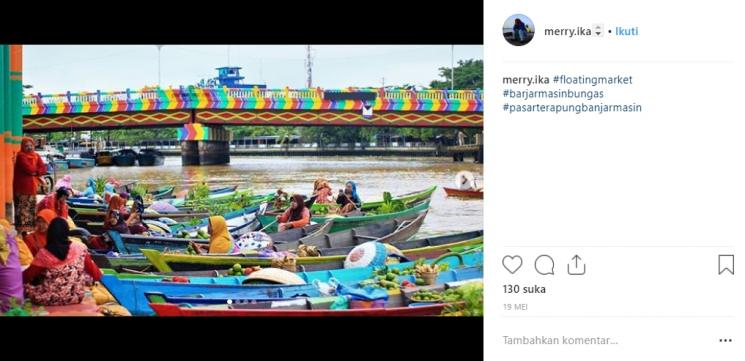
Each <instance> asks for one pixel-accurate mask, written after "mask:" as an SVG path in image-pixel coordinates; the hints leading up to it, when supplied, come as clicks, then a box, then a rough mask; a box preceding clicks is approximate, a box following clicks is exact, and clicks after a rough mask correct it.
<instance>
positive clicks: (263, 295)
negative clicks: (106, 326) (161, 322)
mask: <svg viewBox="0 0 745 361" xmlns="http://www.w3.org/2000/svg"><path fill="white" fill-rule="evenodd" d="M452 257H459V259H460V260H461V261H460V264H461V265H462V266H463V267H465V268H454V267H451V269H449V270H447V271H443V272H440V275H439V276H438V278H437V282H438V283H446V282H456V281H462V280H464V279H472V278H475V276H474V274H473V270H472V269H474V268H475V269H476V270H477V271H478V270H479V269H480V270H481V272H482V274H483V269H482V267H481V266H482V265H483V254H482V253H471V254H465V255H460V256H458V255H455V254H451V255H447V256H443V257H441V259H439V260H434V259H433V260H429V261H427V262H428V263H432V262H435V261H439V262H442V261H445V260H451V258H452ZM414 263H415V262H406V263H400V264H393V265H389V269H399V270H402V269H404V268H409V267H412V266H413V265H414ZM466 269H468V271H465V270H466ZM103 271H104V275H103V278H102V279H101V282H102V283H103V284H104V285H105V286H106V288H107V289H108V290H109V292H110V293H111V294H112V295H113V296H114V298H115V299H116V300H117V302H118V303H119V304H121V305H122V306H124V307H125V308H126V309H128V310H129V311H130V312H131V313H132V314H133V315H147V314H152V312H153V311H152V309H151V308H150V307H149V305H148V300H147V298H146V296H145V292H160V293H163V294H165V295H168V296H171V297H177V296H188V295H192V296H194V295H202V296H203V297H204V298H213V299H219V298H220V297H225V296H229V295H234V296H239V298H243V299H272V298H275V299H276V298H284V299H286V298H293V297H303V296H305V297H311V296H319V295H320V291H319V290H318V289H317V288H316V287H315V286H313V283H314V282H315V281H316V280H317V281H319V282H329V281H330V280H331V279H332V278H334V279H336V280H338V281H339V282H341V283H342V284H344V285H349V286H354V285H356V284H357V283H359V282H360V281H362V280H365V279H368V278H370V276H371V274H372V273H373V271H374V267H363V268H353V269H335V270H326V271H314V272H298V273H296V274H297V275H298V276H299V277H300V278H302V279H303V280H305V282H306V283H307V285H291V286H287V285H257V284H244V281H245V280H246V277H245V276H226V277H188V280H189V282H188V283H176V282H165V281H164V280H169V279H171V276H168V275H158V274H131V273H117V272H116V271H113V270H111V269H103ZM405 277H409V278H405ZM401 279H402V280H403V279H407V280H409V281H410V282H411V281H412V280H413V278H411V276H402V278H401Z"/></svg>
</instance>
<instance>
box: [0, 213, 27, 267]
mask: <svg viewBox="0 0 745 361" xmlns="http://www.w3.org/2000/svg"><path fill="white" fill-rule="evenodd" d="M0 227H2V228H3V229H5V232H6V234H8V235H10V237H12V238H14V239H15V242H16V243H17V244H18V260H19V261H20V262H21V270H25V269H26V268H28V266H30V265H31V261H33V260H34V255H33V254H32V253H31V250H30V249H29V248H28V246H27V245H26V242H24V241H23V239H22V238H21V237H20V236H19V235H18V234H17V233H16V230H15V228H13V226H12V225H11V224H10V222H8V221H7V220H5V219H0ZM0 232H2V229H0Z"/></svg>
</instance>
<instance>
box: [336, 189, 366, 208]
mask: <svg viewBox="0 0 745 361" xmlns="http://www.w3.org/2000/svg"><path fill="white" fill-rule="evenodd" d="M336 204H338V205H339V206H341V209H340V210H339V212H340V213H341V214H346V213H349V212H351V211H353V210H355V209H359V208H360V207H362V200H360V196H359V195H358V194H357V184H356V183H354V182H352V181H348V182H347V183H346V184H345V185H344V189H343V190H342V189H340V190H339V195H337V196H336Z"/></svg>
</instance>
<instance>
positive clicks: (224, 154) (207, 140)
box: [179, 124, 230, 165]
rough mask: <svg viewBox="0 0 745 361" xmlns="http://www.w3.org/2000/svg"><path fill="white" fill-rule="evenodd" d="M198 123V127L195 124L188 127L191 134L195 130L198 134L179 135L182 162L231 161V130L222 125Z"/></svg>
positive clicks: (207, 163)
mask: <svg viewBox="0 0 745 361" xmlns="http://www.w3.org/2000/svg"><path fill="white" fill-rule="evenodd" d="M196 125H197V127H194V126H193V125H189V126H187V127H186V129H187V132H189V133H190V134H191V133H192V132H193V133H196V135H194V136H184V137H182V136H179V138H180V139H181V164H183V165H220V164H228V163H230V132H228V131H227V130H225V128H223V127H220V126H217V127H206V126H201V125H200V124H196ZM190 127H191V128H190ZM190 138H191V139H190ZM192 139H193V140H192Z"/></svg>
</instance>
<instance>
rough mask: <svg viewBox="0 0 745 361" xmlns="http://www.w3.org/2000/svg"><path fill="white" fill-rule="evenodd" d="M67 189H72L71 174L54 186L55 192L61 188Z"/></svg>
mask: <svg viewBox="0 0 745 361" xmlns="http://www.w3.org/2000/svg"><path fill="white" fill-rule="evenodd" d="M62 187H65V188H67V189H72V176H71V175H69V174H66V175H65V176H64V177H62V179H60V180H58V181H57V184H55V185H54V190H57V189H59V188H62Z"/></svg>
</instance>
